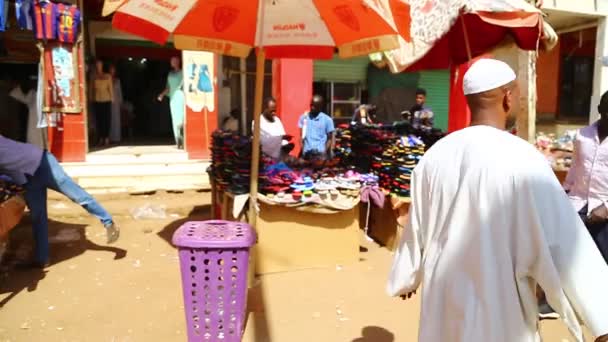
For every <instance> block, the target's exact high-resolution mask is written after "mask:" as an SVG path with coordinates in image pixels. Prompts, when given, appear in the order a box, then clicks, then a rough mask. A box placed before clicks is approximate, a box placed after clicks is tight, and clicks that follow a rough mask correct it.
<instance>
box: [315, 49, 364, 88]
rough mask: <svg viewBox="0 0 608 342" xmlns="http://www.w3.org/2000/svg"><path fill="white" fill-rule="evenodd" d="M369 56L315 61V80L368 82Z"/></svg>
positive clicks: (335, 57) (336, 57)
mask: <svg viewBox="0 0 608 342" xmlns="http://www.w3.org/2000/svg"><path fill="white" fill-rule="evenodd" d="M369 63H370V61H369V57H367V56H365V57H357V58H349V59H341V58H339V57H338V56H334V59H332V60H318V61H314V74H313V76H314V80H315V82H344V83H361V84H362V85H365V84H366V79H367V65H368V64H369Z"/></svg>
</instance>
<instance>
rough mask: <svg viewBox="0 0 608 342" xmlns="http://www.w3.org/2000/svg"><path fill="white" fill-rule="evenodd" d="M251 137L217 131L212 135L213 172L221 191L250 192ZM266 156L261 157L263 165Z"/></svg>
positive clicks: (261, 164)
mask: <svg viewBox="0 0 608 342" xmlns="http://www.w3.org/2000/svg"><path fill="white" fill-rule="evenodd" d="M251 145H252V144H251V138H249V137H246V136H241V135H238V134H235V133H233V132H227V131H216V132H214V133H213V135H212V147H211V151H212V158H211V159H212V169H211V173H212V175H213V177H214V179H215V182H216V184H217V186H218V189H219V190H220V191H230V192H232V193H234V194H246V193H248V192H249V182H250V179H251V177H250V176H251ZM264 162H266V158H263V157H261V158H260V166H261V167H263V164H264Z"/></svg>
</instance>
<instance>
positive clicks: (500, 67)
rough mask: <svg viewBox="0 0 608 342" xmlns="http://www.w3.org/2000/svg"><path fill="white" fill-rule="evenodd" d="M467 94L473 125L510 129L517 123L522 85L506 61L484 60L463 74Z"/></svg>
mask: <svg viewBox="0 0 608 342" xmlns="http://www.w3.org/2000/svg"><path fill="white" fill-rule="evenodd" d="M463 88H464V89H463V90H464V93H465V95H466V96H467V102H468V104H469V108H470V109H471V124H485V125H492V126H495V127H496V128H499V129H507V128H510V127H512V125H514V124H515V114H516V108H517V105H516V102H517V99H518V97H519V95H518V94H519V87H518V84H517V81H516V76H515V72H514V71H513V69H511V67H509V66H508V65H507V64H506V63H504V62H502V61H498V60H494V59H481V60H479V61H477V62H476V63H474V64H473V65H472V66H471V68H470V69H469V70H468V71H467V73H466V74H465V76H464V87H463Z"/></svg>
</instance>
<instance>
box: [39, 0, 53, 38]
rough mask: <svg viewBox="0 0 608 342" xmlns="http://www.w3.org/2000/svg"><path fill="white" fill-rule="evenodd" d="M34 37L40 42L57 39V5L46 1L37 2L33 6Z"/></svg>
mask: <svg viewBox="0 0 608 342" xmlns="http://www.w3.org/2000/svg"><path fill="white" fill-rule="evenodd" d="M33 17H34V35H35V36H36V39H40V40H55V39H57V18H58V17H59V13H58V12H57V5H56V4H54V3H52V2H50V1H45V0H35V1H34V5H33Z"/></svg>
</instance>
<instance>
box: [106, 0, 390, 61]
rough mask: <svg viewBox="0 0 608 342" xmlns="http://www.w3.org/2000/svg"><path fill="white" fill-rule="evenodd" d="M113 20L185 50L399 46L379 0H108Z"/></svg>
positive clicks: (348, 52)
mask: <svg viewBox="0 0 608 342" xmlns="http://www.w3.org/2000/svg"><path fill="white" fill-rule="evenodd" d="M106 4H107V6H106V9H107V10H106V11H105V13H106V14H108V13H111V12H112V10H115V11H116V13H115V14H114V18H113V26H114V27H115V28H117V29H119V30H122V31H125V32H128V33H131V34H134V35H137V36H140V37H144V38H146V39H148V40H151V41H154V42H157V43H159V44H164V43H166V41H167V39H168V38H169V36H170V34H173V36H174V42H175V47H176V48H177V49H180V50H205V51H211V52H215V53H219V54H224V55H231V56H237V57H246V56H247V55H249V53H250V50H251V49H252V48H254V47H262V46H263V47H264V49H265V51H266V56H267V57H268V58H278V57H282V58H321V59H329V58H332V57H333V55H334V51H335V48H336V47H337V48H338V49H339V53H340V56H341V57H353V56H361V55H366V54H369V53H370V52H374V51H384V50H391V49H394V48H397V47H398V46H399V42H398V34H397V30H396V27H395V25H394V23H393V22H392V20H391V19H390V16H388V17H387V18H385V16H384V14H385V12H384V11H385V9H384V8H383V7H382V6H381V5H380V4H379V3H378V2H377V1H375V0H247V1H234V0H126V1H121V0H106Z"/></svg>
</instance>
